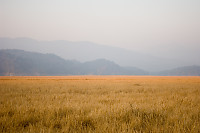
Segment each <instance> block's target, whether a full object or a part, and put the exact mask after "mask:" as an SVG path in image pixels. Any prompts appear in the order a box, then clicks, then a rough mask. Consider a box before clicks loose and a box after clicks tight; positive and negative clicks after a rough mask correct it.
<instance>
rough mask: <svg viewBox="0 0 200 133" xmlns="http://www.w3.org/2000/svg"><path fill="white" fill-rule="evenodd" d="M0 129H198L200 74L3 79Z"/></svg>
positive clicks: (24, 130)
mask: <svg viewBox="0 0 200 133" xmlns="http://www.w3.org/2000/svg"><path fill="white" fill-rule="evenodd" d="M0 132H99V133H101V132H113V133H115V132H200V77H156V76H155V77H153V76H66V77H65V76H62V77H0Z"/></svg>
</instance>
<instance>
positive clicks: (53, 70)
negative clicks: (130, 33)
mask: <svg viewBox="0 0 200 133" xmlns="http://www.w3.org/2000/svg"><path fill="white" fill-rule="evenodd" d="M0 62H1V63H0V75H10V73H12V75H21V76H23V75H28V76H29V75H32V76H35V75H38V76H39V75H49V76H51V75H52V76H54V75H89V74H90V75H137V74H140V75H146V74H147V72H145V71H143V70H141V69H139V68H138V69H134V68H132V70H127V69H126V68H124V67H121V66H119V65H117V64H116V63H114V62H112V61H108V60H106V59H98V60H94V61H89V62H84V63H81V62H78V61H75V60H65V59H63V58H61V57H59V56H56V55H54V54H41V53H37V52H27V51H24V50H16V49H6V50H0ZM136 72H137V73H136Z"/></svg>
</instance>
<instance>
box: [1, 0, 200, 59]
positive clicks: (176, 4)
mask: <svg viewBox="0 0 200 133" xmlns="http://www.w3.org/2000/svg"><path fill="white" fill-rule="evenodd" d="M0 37H12V38H16V37H29V38H33V39H37V40H68V41H90V42H95V43H98V44H104V45H111V46H117V47H122V48H126V49H131V50H135V51H139V52H143V53H147V54H152V55H156V56H158V55H160V56H161V57H166V58H167V57H169V58H172V57H173V56H177V58H181V57H183V56H184V55H185V56H188V55H191V56H192V54H193V55H194V56H199V57H200V55H199V54H198V52H199V53H200V0H0ZM186 53H187V54H186Z"/></svg>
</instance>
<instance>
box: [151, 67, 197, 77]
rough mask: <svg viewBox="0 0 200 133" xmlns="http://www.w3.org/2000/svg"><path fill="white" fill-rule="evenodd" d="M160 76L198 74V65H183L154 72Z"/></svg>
mask: <svg viewBox="0 0 200 133" xmlns="http://www.w3.org/2000/svg"><path fill="white" fill-rule="evenodd" d="M154 75H160V76H200V66H184V67H178V68H175V69H171V70H165V71H161V72H157V73H154Z"/></svg>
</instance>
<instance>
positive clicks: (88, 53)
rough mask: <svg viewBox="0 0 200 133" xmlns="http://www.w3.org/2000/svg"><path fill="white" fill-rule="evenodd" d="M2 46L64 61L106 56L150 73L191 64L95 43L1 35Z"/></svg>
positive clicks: (105, 57)
mask: <svg viewBox="0 0 200 133" xmlns="http://www.w3.org/2000/svg"><path fill="white" fill-rule="evenodd" d="M0 49H21V50H25V51H31V52H39V53H43V54H45V53H52V54H55V55H58V56H59V57H61V58H63V59H65V60H78V61H80V62H87V61H91V60H97V59H106V60H110V61H114V62H115V63H117V64H119V65H120V66H134V67H137V68H141V69H143V70H146V71H151V72H153V71H162V70H166V69H172V68H176V67H180V66H185V65H188V63H184V62H183V61H179V60H173V59H163V58H158V57H154V56H151V55H146V54H141V53H138V52H135V51H132V50H126V49H122V48H117V47H111V46H105V45H99V44H95V43H92V42H69V41H37V40H33V39H30V38H15V39H11V38H0ZM169 52H170V51H169ZM198 63H199V64H200V62H197V64H198ZM192 65H193V64H192Z"/></svg>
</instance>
